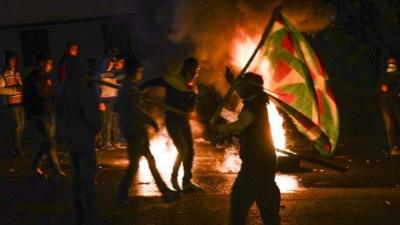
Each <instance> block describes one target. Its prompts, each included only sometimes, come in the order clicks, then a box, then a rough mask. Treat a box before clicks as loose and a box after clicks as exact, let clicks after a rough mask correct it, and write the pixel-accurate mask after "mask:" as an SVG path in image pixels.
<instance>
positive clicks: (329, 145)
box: [250, 14, 339, 156]
mask: <svg viewBox="0 0 400 225" xmlns="http://www.w3.org/2000/svg"><path fill="white" fill-rule="evenodd" d="M265 58H267V59H268V61H269V63H270V74H267V75H263V77H264V88H265V89H266V90H267V91H266V92H267V93H268V94H269V95H270V96H271V98H270V99H271V100H272V101H273V102H274V103H275V104H276V105H279V106H280V107H281V108H282V109H283V110H285V111H286V112H287V113H288V114H289V116H290V117H291V118H292V120H293V122H294V124H295V125H296V127H297V129H298V130H299V131H300V132H301V133H303V134H304V135H305V136H306V137H307V138H309V139H310V140H311V141H312V142H314V143H315V147H316V148H317V149H318V151H319V152H320V153H321V155H323V156H331V155H332V154H333V152H334V149H335V147H336V144H337V141H338V136H339V116H338V109H337V105H336V102H335V99H334V96H333V93H332V90H331V88H330V86H329V78H328V76H327V74H326V72H325V71H324V69H323V67H322V65H321V63H320V61H319V59H318V57H317V55H316V54H315V53H314V51H313V49H312V48H311V46H310V44H309V43H308V42H307V41H306V39H305V38H304V37H303V36H302V34H301V33H300V32H299V31H298V30H297V29H296V28H295V27H294V26H292V25H291V24H290V23H289V21H288V20H287V19H286V18H285V17H284V16H283V15H281V14H278V15H277V16H276V17H275V21H274V24H273V27H272V30H271V32H270V35H269V36H268V38H267V39H266V41H265V43H264V44H263V45H262V47H261V48H260V50H259V52H258V53H257V56H256V58H255V59H254V60H253V62H251V66H250V68H252V67H257V66H258V65H260V64H261V63H262V62H261V60H265Z"/></svg>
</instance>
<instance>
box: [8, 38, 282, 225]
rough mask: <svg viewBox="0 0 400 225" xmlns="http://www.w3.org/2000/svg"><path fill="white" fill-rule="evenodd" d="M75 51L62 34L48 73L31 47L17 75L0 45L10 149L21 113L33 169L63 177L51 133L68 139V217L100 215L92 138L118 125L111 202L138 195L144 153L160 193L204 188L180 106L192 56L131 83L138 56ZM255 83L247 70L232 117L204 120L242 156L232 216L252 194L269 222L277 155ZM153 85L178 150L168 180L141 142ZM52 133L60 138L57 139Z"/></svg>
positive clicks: (275, 203)
mask: <svg viewBox="0 0 400 225" xmlns="http://www.w3.org/2000/svg"><path fill="white" fill-rule="evenodd" d="M79 51H80V49H79V44H78V43H76V42H68V43H67V44H66V47H65V51H64V53H63V55H62V57H61V59H60V60H59V62H58V65H57V71H56V73H55V72H53V67H54V66H53V64H54V61H53V58H52V57H51V56H50V55H49V54H48V53H46V52H41V53H39V54H38V55H37V56H36V66H35V67H34V68H33V69H32V71H31V72H30V73H29V74H28V75H25V76H22V75H21V73H20V72H19V71H18V69H17V64H18V56H17V54H16V53H15V52H12V51H5V52H4V53H5V57H4V58H5V64H4V69H3V70H2V73H1V75H0V94H1V95H2V96H3V98H4V99H5V101H6V104H7V109H8V110H9V113H10V115H11V117H12V119H13V139H12V149H11V150H10V154H11V155H14V156H16V155H19V154H22V153H23V151H24V150H23V149H22V146H21V142H22V141H21V139H22V134H23V131H24V122H25V115H26V117H27V119H28V120H31V121H33V124H34V126H35V128H36V129H37V130H38V131H39V134H40V136H41V142H40V145H39V147H38V148H37V149H36V150H35V152H34V154H33V156H32V160H31V166H30V168H31V174H32V176H33V177H36V178H39V177H46V178H49V179H51V180H53V181H56V182H63V181H64V178H65V176H66V173H65V172H64V171H63V169H62V167H61V165H60V162H59V159H58V155H57V152H58V149H57V148H58V146H60V143H58V142H59V141H61V142H63V144H65V145H66V148H67V150H68V153H69V159H70V160H69V167H70V175H71V178H72V185H71V186H72V193H73V199H72V202H73V207H74V215H75V221H76V224H104V221H103V220H101V219H99V218H98V217H97V216H96V213H95V174H96V148H98V149H115V148H124V144H122V141H121V139H122V138H121V134H122V137H123V139H124V140H125V141H126V144H127V152H128V160H129V164H128V166H127V168H126V171H125V173H124V175H123V177H122V180H121V182H120V184H119V187H118V191H117V194H116V200H117V201H118V202H119V203H121V204H123V205H131V204H137V202H136V201H135V199H134V198H132V197H131V196H130V195H129V189H130V187H131V186H132V181H133V179H134V176H135V174H136V172H137V170H138V167H139V159H140V157H141V156H144V157H145V158H146V160H147V161H148V165H149V168H150V171H151V173H152V175H153V178H154V180H155V182H156V185H157V187H158V189H159V191H160V192H161V194H162V199H163V201H164V202H166V203H169V202H172V201H174V200H177V199H179V198H181V197H182V194H187V193H193V192H203V191H204V190H203V188H201V187H200V186H199V185H197V184H195V183H194V182H193V181H192V178H193V174H192V167H193V160H194V156H195V149H194V148H193V139H192V132H191V128H190V125H189V118H188V116H187V115H189V113H190V112H192V111H193V110H194V109H195V105H196V91H195V79H196V77H197V75H198V73H199V68H200V65H199V62H198V60H197V59H196V58H194V57H188V58H186V59H185V60H184V61H183V63H182V67H181V70H180V71H179V72H177V73H175V74H170V75H167V76H164V77H159V78H156V79H152V80H149V81H147V82H145V83H143V84H141V85H139V82H140V81H141V79H142V77H143V65H142V63H141V62H140V60H138V59H136V58H134V57H127V56H124V55H123V54H121V53H120V52H119V51H118V50H117V49H111V50H110V51H108V52H107V54H106V56H105V57H104V59H103V60H102V61H101V63H100V65H99V66H96V65H95V63H93V61H92V60H90V61H89V60H88V61H84V60H82V59H81V58H80V57H79ZM254 84H256V86H254ZM260 85H262V78H261V76H259V75H257V74H253V73H248V74H245V76H244V78H243V79H242V81H241V85H239V88H238V90H237V92H238V93H239V95H240V97H241V98H242V99H243V101H244V109H243V111H242V113H241V114H240V116H239V120H238V121H237V122H235V123H233V124H227V125H220V126H214V125H210V126H207V130H208V132H209V133H212V134H215V135H227V134H231V133H240V134H241V135H240V147H241V154H240V156H241V158H242V160H243V166H242V169H241V171H240V172H239V176H238V178H237V180H236V182H235V184H234V186H233V189H232V195H231V217H230V218H231V224H245V223H246V217H247V214H248V211H249V208H250V206H251V204H252V203H253V202H256V203H257V206H258V208H259V210H260V212H261V216H262V218H263V221H264V224H271V225H276V224H279V220H280V219H279V205H280V193H279V188H278V187H277V186H276V183H275V180H274V177H275V170H276V155H275V151H274V147H273V145H272V138H271V131H270V127H269V122H268V119H267V115H268V112H267V110H266V108H265V104H266V103H267V102H268V98H267V96H266V95H265V94H264V93H263V91H262V88H260ZM154 86H162V87H164V88H165V104H166V106H168V107H169V108H172V109H174V110H166V112H165V124H166V128H167V131H168V133H169V135H170V137H171V139H172V140H173V143H174V145H175V146H176V148H177V151H178V154H177V157H176V159H175V163H174V166H173V171H172V174H171V180H170V182H171V184H172V187H173V189H170V188H169V187H168V186H167V185H166V183H165V181H164V180H163V179H162V177H161V176H160V173H159V171H158V170H157V167H156V161H155V159H154V157H153V155H152V153H151V151H150V149H149V136H148V134H147V132H148V129H149V128H152V129H154V130H155V131H156V132H157V131H158V130H159V126H158V124H157V122H156V121H155V120H154V119H153V118H152V117H150V116H149V115H148V114H147V113H146V111H145V110H144V107H143V106H144V101H145V99H144V97H143V95H142V93H143V91H144V90H146V89H147V88H149V87H154ZM176 111H178V112H179V113H176ZM60 133H61V134H62V138H61V139H57V135H58V136H59V135H60ZM266 137H267V138H266ZM44 164H46V165H45V166H44ZM180 166H183V171H184V175H183V180H182V182H181V183H182V185H180V184H179V183H180V182H178V171H179V168H180ZM44 168H45V170H44Z"/></svg>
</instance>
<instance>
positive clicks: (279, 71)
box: [273, 60, 292, 82]
mask: <svg viewBox="0 0 400 225" xmlns="http://www.w3.org/2000/svg"><path fill="white" fill-rule="evenodd" d="M291 71H292V68H290V66H289V65H287V64H286V63H285V62H284V61H283V60H279V61H278V63H277V64H276V67H275V74H274V76H273V79H274V81H275V82H280V81H281V80H283V79H284V78H285V77H287V76H288V75H289V73H290V72H291Z"/></svg>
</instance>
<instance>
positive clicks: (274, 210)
mask: <svg viewBox="0 0 400 225" xmlns="http://www.w3.org/2000/svg"><path fill="white" fill-rule="evenodd" d="M262 85H263V79H262V77H261V76H260V75H257V74H254V73H246V74H245V75H244V77H243V79H242V81H241V83H240V85H239V86H238V89H237V92H238V94H239V96H240V97H241V98H242V99H243V102H244V107H243V109H242V111H241V112H240V115H239V118H238V120H237V121H235V122H233V123H230V124H224V125H218V126H210V127H209V130H211V132H214V133H218V134H226V135H229V134H236V133H239V138H240V158H241V159H242V166H241V169H240V171H239V174H238V176H237V178H236V181H235V183H234V184H233V187H232V193H231V215H230V224H232V225H244V224H246V219H247V215H248V211H249V209H250V207H251V205H252V204H253V203H254V202H255V203H256V204H257V207H258V209H259V211H260V214H261V217H262V219H263V222H264V224H269V225H277V224H279V223H280V217H279V207H280V191H279V188H278V186H277V185H276V183H275V172H276V161H277V159H276V154H275V147H274V145H273V141H272V136H271V128H270V124H269V121H268V111H267V108H266V104H267V103H268V97H267V95H266V94H265V93H264V92H263V88H262Z"/></svg>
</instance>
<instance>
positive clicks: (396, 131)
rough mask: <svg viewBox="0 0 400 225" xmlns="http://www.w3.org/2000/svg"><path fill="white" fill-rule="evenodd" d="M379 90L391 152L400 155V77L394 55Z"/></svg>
mask: <svg viewBox="0 0 400 225" xmlns="http://www.w3.org/2000/svg"><path fill="white" fill-rule="evenodd" d="M378 92H379V95H380V102H381V108H382V115H383V120H384V122H385V128H386V133H387V139H388V143H389V153H390V154H391V155H400V96H399V95H400V77H399V73H398V71H397V62H396V59H395V58H394V57H390V58H389V59H388V65H387V69H386V73H384V74H382V76H381V77H380V78H379V81H378Z"/></svg>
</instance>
